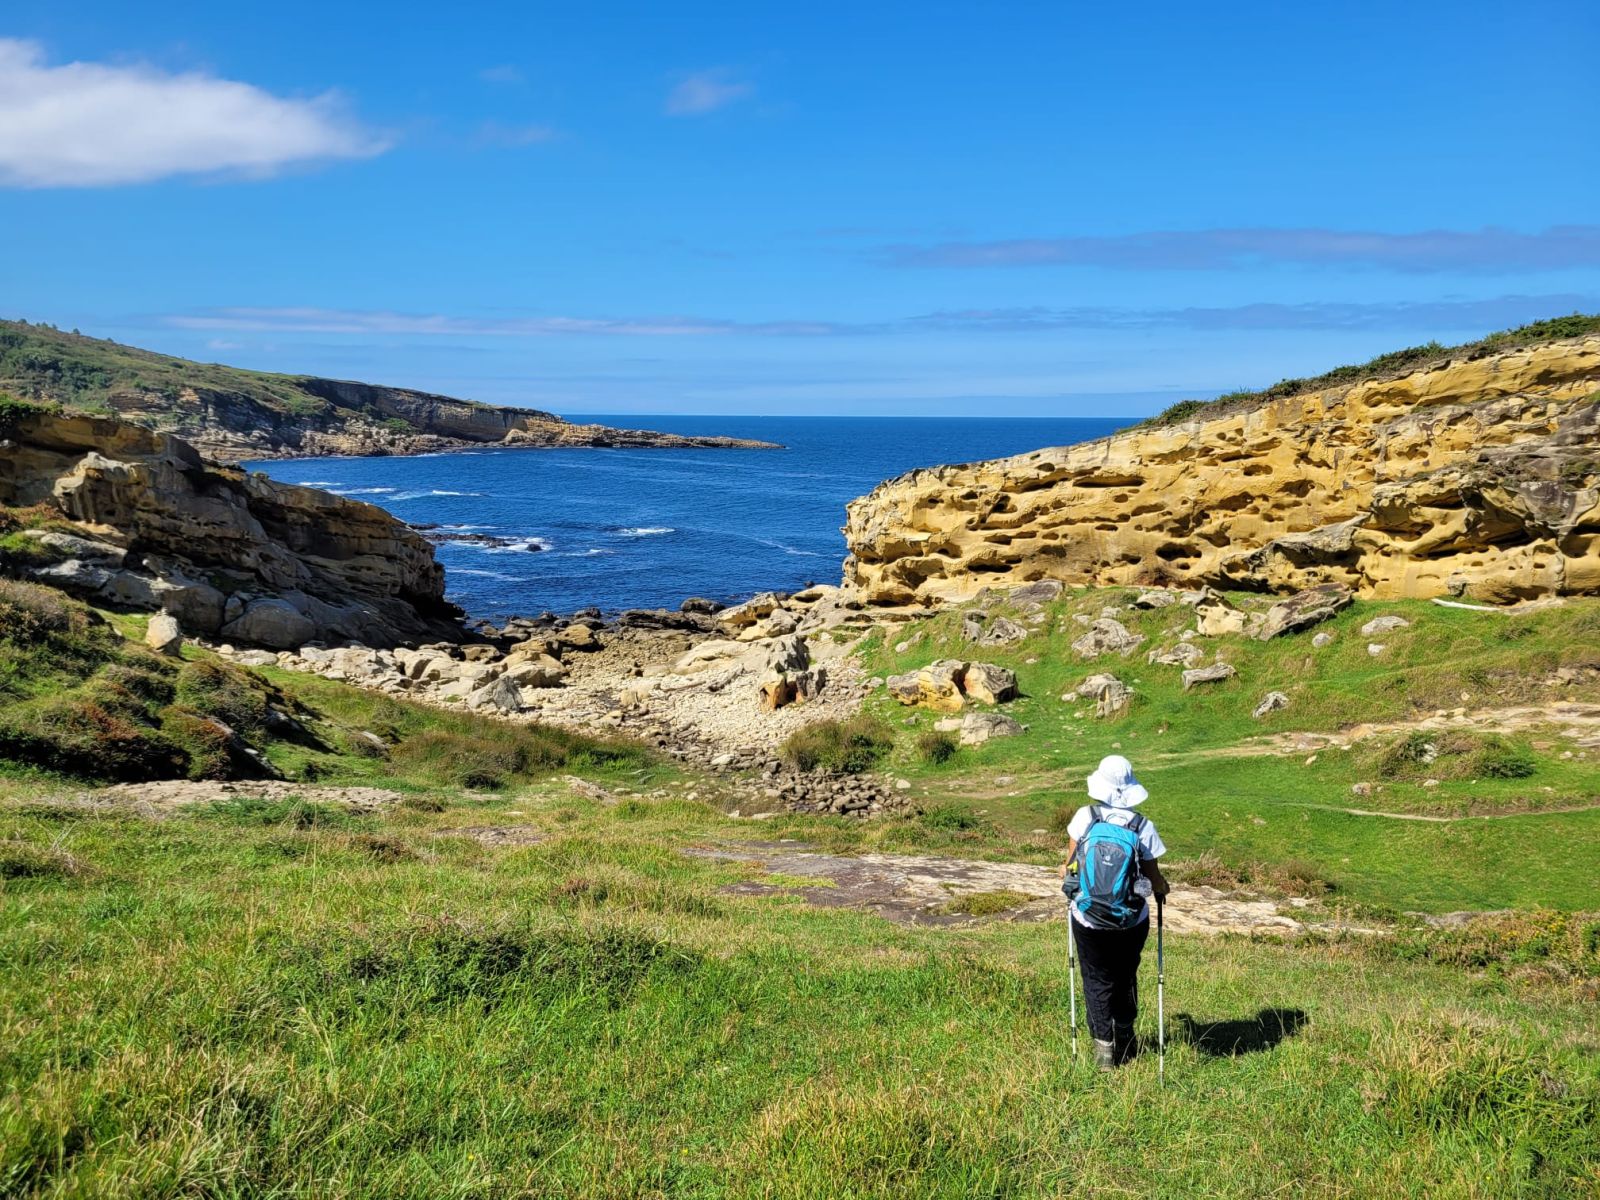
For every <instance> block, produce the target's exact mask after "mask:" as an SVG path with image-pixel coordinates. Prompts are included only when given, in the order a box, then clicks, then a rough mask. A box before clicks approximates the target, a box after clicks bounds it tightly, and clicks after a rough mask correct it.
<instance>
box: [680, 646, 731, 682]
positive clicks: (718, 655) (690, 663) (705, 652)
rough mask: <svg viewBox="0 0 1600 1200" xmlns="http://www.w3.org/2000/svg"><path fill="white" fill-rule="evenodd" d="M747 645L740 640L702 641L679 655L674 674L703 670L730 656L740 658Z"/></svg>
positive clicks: (686, 673) (687, 673)
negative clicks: (739, 641)
mask: <svg viewBox="0 0 1600 1200" xmlns="http://www.w3.org/2000/svg"><path fill="white" fill-rule="evenodd" d="M745 650H746V647H745V646H743V645H741V644H740V643H738V642H730V641H723V640H717V641H710V642H701V643H700V644H699V645H698V646H694V647H692V648H691V649H689V650H687V651H685V652H684V653H683V654H681V655H679V657H678V660H677V661H676V662H674V663H673V664H672V673H673V674H674V675H689V674H693V673H694V672H696V671H703V670H705V669H706V668H707V667H709V666H712V665H714V664H717V663H721V662H724V661H726V660H727V659H730V658H738V657H739V656H740V655H741V654H743V653H744V652H745Z"/></svg>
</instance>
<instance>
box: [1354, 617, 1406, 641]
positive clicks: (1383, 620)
mask: <svg viewBox="0 0 1600 1200" xmlns="http://www.w3.org/2000/svg"><path fill="white" fill-rule="evenodd" d="M1409 628H1411V622H1410V621H1408V620H1406V619H1405V618H1404V617H1397V616H1394V615H1392V614H1391V615H1389V616H1384V617H1373V618H1372V620H1370V621H1368V622H1367V623H1366V624H1365V625H1363V626H1362V627H1361V636H1362V637H1376V636H1378V635H1379V634H1382V633H1392V632H1393V631H1394V630H1396V629H1409Z"/></svg>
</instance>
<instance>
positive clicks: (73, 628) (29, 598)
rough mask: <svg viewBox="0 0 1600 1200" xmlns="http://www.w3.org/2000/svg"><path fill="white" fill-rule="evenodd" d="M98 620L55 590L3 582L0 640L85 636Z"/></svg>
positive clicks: (0, 587) (9, 580)
mask: <svg viewBox="0 0 1600 1200" xmlns="http://www.w3.org/2000/svg"><path fill="white" fill-rule="evenodd" d="M95 621H96V618H94V617H93V616H92V614H91V613H90V612H89V610H88V609H87V608H85V607H84V606H83V605H81V604H77V603H74V602H73V601H71V600H69V599H68V598H67V597H66V596H64V595H62V594H61V593H60V592H58V591H56V589H55V588H48V587H43V586H41V585H39V584H37V583H24V582H22V581H21V580H18V579H0V637H3V638H4V639H6V640H7V641H13V642H31V641H38V640H40V639H41V638H45V637H49V636H51V635H53V634H83V633H85V632H87V631H88V629H89V626H90V625H91V624H94V623H95Z"/></svg>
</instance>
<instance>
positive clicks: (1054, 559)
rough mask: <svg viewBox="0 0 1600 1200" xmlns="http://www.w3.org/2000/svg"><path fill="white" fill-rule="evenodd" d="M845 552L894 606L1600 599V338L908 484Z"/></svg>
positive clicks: (859, 576)
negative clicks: (1148, 587)
mask: <svg viewBox="0 0 1600 1200" xmlns="http://www.w3.org/2000/svg"><path fill="white" fill-rule="evenodd" d="M844 533H845V538H846V541H847V542H848V544H849V549H850V557H849V558H848V559H847V560H846V562H845V578H844V583H845V586H846V588H847V589H849V590H851V591H853V592H854V593H855V595H856V596H857V598H858V599H860V600H862V601H864V602H865V603H868V604H872V605H879V606H897V605H911V604H928V603H938V602H941V601H947V600H955V599H961V598H964V597H967V596H970V595H972V594H973V593H975V592H977V591H978V590H979V589H981V588H983V587H985V586H986V585H996V584H997V585H1000V586H1012V585H1016V584H1021V583H1025V582H1028V581H1032V580H1040V579H1054V580H1060V581H1062V582H1064V583H1069V584H1134V583H1176V584H1188V585H1194V586H1198V585H1201V584H1211V585H1213V586H1217V587H1234V588H1248V589H1257V590H1262V591H1289V590H1296V589H1300V588H1304V587H1308V586H1311V585H1314V584H1319V583H1341V584H1345V585H1347V586H1349V587H1351V588H1354V589H1355V590H1357V591H1358V592H1360V593H1362V594H1365V595H1368V596H1374V597H1431V596H1444V595H1454V596H1465V597H1471V598H1474V599H1481V600H1485V601H1491V602H1504V601H1513V600H1521V599H1528V598H1531V597H1540V596H1552V595H1564V594H1573V593H1600V335H1592V334H1591V335H1587V336H1582V337H1575V338H1570V339H1567V340H1564V341H1559V342H1552V343H1547V344H1543V345H1536V346H1529V347H1523V348H1517V349H1511V350H1507V351H1504V352H1501V353H1484V352H1482V351H1481V350H1480V351H1479V352H1476V353H1474V354H1471V355H1465V356H1462V357H1456V358H1448V359H1446V360H1445V361H1442V362H1438V363H1435V364H1433V365H1430V366H1428V367H1426V368H1424V369H1420V370H1415V371H1412V372H1411V373H1409V374H1404V375H1400V376H1398V377H1395V378H1368V379H1363V380H1358V381H1356V382H1352V383H1348V384H1340V385H1338V386H1332V387H1322V388H1316V389H1313V390H1307V391H1303V392H1299V393H1297V394H1292V395H1273V394H1272V393H1268V394H1266V397H1265V398H1264V399H1263V400H1262V401H1261V402H1259V403H1258V404H1257V405H1256V406H1254V407H1241V406H1228V405H1221V406H1217V408H1216V409H1215V410H1208V409H1207V408H1205V407H1201V408H1200V410H1199V412H1198V413H1197V414H1196V415H1195V416H1194V417H1193V418H1192V419H1189V420H1186V421H1182V422H1179V423H1173V424H1167V425H1160V424H1154V423H1150V424H1147V425H1146V426H1142V427H1136V428H1133V429H1129V430H1126V431H1124V432H1122V433H1118V434H1115V435H1113V436H1111V437H1109V438H1103V439H1101V440H1099V441H1096V442H1089V443H1086V444H1083V445H1078V446H1069V447H1062V448H1056V449H1047V450H1036V451H1034V452H1032V453H1029V454H1022V455H1018V456H1016V457H1013V458H1005V459H998V460H994V461H991V462H980V463H972V464H967V465H962V466H942V467H933V468H928V469H922V470H916V471H912V472H910V473H909V474H906V475H902V476H900V477H899V478H897V479H893V480H890V481H888V482H887V483H884V484H881V485H880V486H879V487H878V488H876V489H875V490H874V491H873V492H871V493H870V494H869V495H867V496H864V497H861V498H859V499H857V500H855V501H852V502H851V504H850V505H849V507H848V518H847V523H846V525H845V529H844Z"/></svg>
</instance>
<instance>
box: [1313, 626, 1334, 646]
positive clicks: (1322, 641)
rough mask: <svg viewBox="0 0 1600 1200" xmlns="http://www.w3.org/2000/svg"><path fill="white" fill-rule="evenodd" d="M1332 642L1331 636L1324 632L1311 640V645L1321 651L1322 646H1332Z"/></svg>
mask: <svg viewBox="0 0 1600 1200" xmlns="http://www.w3.org/2000/svg"><path fill="white" fill-rule="evenodd" d="M1333 640H1334V639H1333V634H1331V633H1329V632H1327V631H1326V630H1324V631H1323V632H1321V633H1319V634H1317V635H1316V636H1315V637H1313V638H1312V639H1311V644H1312V645H1313V646H1315V647H1316V648H1317V649H1318V650H1321V649H1322V648H1323V647H1324V646H1331V645H1333Z"/></svg>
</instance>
